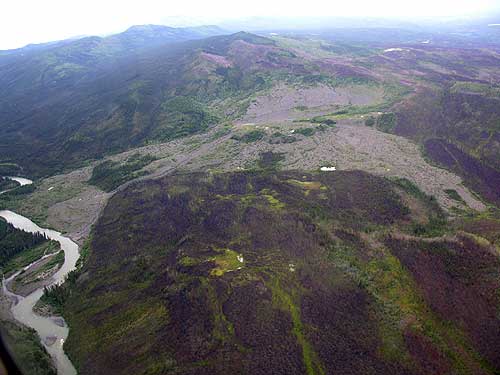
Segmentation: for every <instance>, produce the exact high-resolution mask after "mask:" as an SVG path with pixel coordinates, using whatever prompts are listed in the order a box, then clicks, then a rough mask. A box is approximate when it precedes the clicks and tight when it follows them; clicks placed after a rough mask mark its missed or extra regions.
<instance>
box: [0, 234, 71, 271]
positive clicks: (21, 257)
mask: <svg viewBox="0 0 500 375" xmlns="http://www.w3.org/2000/svg"><path fill="white" fill-rule="evenodd" d="M59 248H60V246H59V243H58V242H56V241H48V242H46V243H43V244H41V245H38V246H36V247H32V248H29V249H27V250H25V251H23V252H21V253H19V254H18V255H16V256H15V257H14V258H12V259H11V260H9V261H8V262H7V263H5V265H4V266H3V267H2V272H3V273H4V274H5V276H8V275H9V274H11V273H13V272H15V271H17V270H19V269H21V268H23V267H25V266H27V265H28V264H30V263H33V262H34V261H35V260H37V259H40V258H41V257H42V256H43V255H46V254H52V253H55V252H56V251H58V250H59ZM63 254H64V253H63ZM63 260H64V257H63Z"/></svg>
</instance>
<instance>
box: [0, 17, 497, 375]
mask: <svg viewBox="0 0 500 375" xmlns="http://www.w3.org/2000/svg"><path fill="white" fill-rule="evenodd" d="M172 32H173V31H172V30H165V29H163V28H162V27H160V26H158V27H153V26H151V25H150V26H147V27H146V26H145V27H134V28H132V29H130V30H128V31H127V32H125V33H122V34H117V35H116V36H109V37H105V38H97V37H88V38H87V37H86V38H82V39H78V40H76V41H72V42H67V43H66V42H65V43H61V44H56V45H55V46H48V47H43V46H42V47H41V50H40V52H36V51H32V52H29V53H27V52H26V53H27V56H22V55H21V52H11V53H9V54H6V55H2V54H0V84H2V87H5V88H6V89H5V90H3V91H2V93H1V94H0V104H1V105H2V111H0V150H1V153H0V175H1V176H23V177H17V178H14V177H9V178H10V180H9V179H2V180H1V181H0V183H1V184H2V185H0V186H4V187H2V188H0V190H1V191H2V192H1V193H0V210H1V211H0V216H2V217H4V218H6V219H7V221H8V222H11V223H12V224H14V226H15V227H16V228H21V229H24V230H27V231H28V232H39V231H41V232H42V233H46V234H47V235H48V237H49V239H53V240H56V241H59V243H60V244H61V248H62V250H64V256H65V257H64V260H62V261H61V259H59V260H58V261H57V262H58V263H57V264H56V263H54V262H52V259H54V258H55V256H56V255H54V254H56V250H55V248H54V249H52V250H50V251H49V250H47V249H45V248H44V250H43V252H42V250H40V248H37V247H36V246H31V245H30V246H26V248H24V249H23V253H22V254H24V255H22V256H21V258H14V260H12V259H10V258H9V261H10V262H11V263H6V264H8V265H10V266H9V267H11V268H12V270H16V269H17V270H18V271H21V269H22V268H23V267H26V270H25V271H27V272H23V274H24V276H23V283H24V284H23V283H21V281H19V280H18V281H17V282H15V280H16V277H18V276H17V275H15V274H12V273H7V272H12V270H11V268H9V269H7V268H5V266H2V273H4V274H5V279H4V282H3V285H4V290H3V296H2V300H1V301H0V302H1V303H0V307H1V308H0V313H1V314H0V318H2V322H3V321H5V322H6V323H5V324H6V325H9V327H10V329H9V330H8V332H9V333H8V334H10V335H11V336H15V335H21V332H23V331H22V330H23V329H24V328H22V327H23V326H21V325H19V323H23V324H25V325H27V326H29V327H33V328H34V329H35V331H36V332H37V334H38V335H39V336H40V339H41V342H42V344H43V347H44V348H45V349H43V347H41V346H40V344H38V349H36V350H40V351H41V353H44V352H43V350H45V354H43V356H44V358H45V359H44V361H48V363H50V360H48V359H47V358H46V357H47V356H49V355H50V356H51V358H52V361H54V360H55V362H54V363H55V365H56V366H55V369H56V370H57V371H58V373H61V374H73V373H75V372H78V373H79V374H100V373H106V374H125V373H127V374H128V373H138V374H167V373H168V374H170V373H171V374H229V373H231V374H233V373H234V374H239V373H242V374H243V373H244V374H266V373H287V374H308V375H312V374H354V373H367V374H368V373H373V374H382V373H389V374H450V375H451V374H464V375H465V374H496V373H497V372H498V371H499V369H500V357H499V356H498V352H497V351H496V350H495V349H494V348H496V347H498V346H500V341H499V338H500V332H499V331H498V327H499V326H500V321H499V320H500V318H499V315H498V311H500V310H499V309H500V298H499V295H498V290H500V283H499V280H500V273H499V272H500V271H499V269H500V268H499V266H500V214H499V208H500V206H499V202H500V165H499V160H500V147H499V142H500V128H499V126H500V111H499V108H500V106H499V105H498V104H499V103H500V49H499V47H498V46H494V45H489V44H488V45H487V44H484V45H483V46H482V47H481V48H479V47H478V48H472V49H471V48H470V47H468V46H464V45H462V44H460V43H457V45H456V46H450V45H448V44H447V43H445V42H443V43H442V44H440V43H439V42H432V43H430V42H429V43H420V42H419V43H417V42H415V41H413V40H411V41H407V42H400V43H397V42H396V41H395V40H394V36H393V35H392V34H391V33H390V32H389V33H388V34H383V35H384V37H383V38H381V39H380V40H379V41H377V42H374V41H370V42H368V41H364V42H360V41H358V42H356V43H347V42H340V41H339V40H337V39H336V38H334V37H332V36H331V35H330V34H327V33H325V34H320V35H316V34H305V33H301V34H284V35H266V34H264V33H263V34H262V35H255V34H251V33H246V32H239V33H234V34H227V35H221V34H223V33H222V32H221V30H219V29H217V28H203V29H202V30H197V31H194V30H191V29H190V30H183V29H179V30H177V31H175V32H174V34H175V35H178V36H177V37H174V36H172V35H173V34H172ZM176 33H178V34H176ZM172 38H173V39H172ZM464 38H465V37H464ZM463 43H464V44H465V43H466V38H465V39H464V41H463ZM23 54H24V53H23ZM13 103H19V104H16V105H15V106H14V105H13ZM28 177H31V178H33V179H34V182H33V184H29V183H27V182H31V180H27V179H26V178H28ZM13 181H17V183H16V182H13ZM20 215H23V216H24V218H23V217H22V216H20ZM41 228H47V229H43V230H41ZM59 232H60V233H59ZM20 236H22V235H20ZM49 243H51V242H49ZM44 246H48V245H44ZM54 246H55V247H57V246H58V245H54ZM57 251H58V250H57ZM41 254H42V255H41ZM60 254H62V252H60ZM40 255H41V256H42V257H43V256H46V257H47V259H48V260H46V259H42V260H41V261H36V259H37V258H40ZM23 257H24V258H23ZM30 257H33V261H35V263H37V264H38V265H37V266H36V265H35V266H31V265H30V262H29V263H26V259H31V258H30ZM79 257H80V260H79V261H77V260H78V259H79ZM23 262H24V263H23ZM44 262H45V263H44ZM51 262H52V263H51ZM21 264H23V266H22V267H21V266H20V265H21ZM47 264H48V265H47ZM37 267H38V268H37ZM51 267H52V268H51ZM47 269H51V271H50V272H46V271H47ZM44 272H46V273H44ZM68 274H69V276H68ZM39 275H42V277H39ZM37 277H38V279H37ZM40 279H42V280H41V281H40ZM34 280H38V281H36V282H34ZM16 283H17V284H16ZM49 284H57V286H55V287H53V288H49V289H47V290H45V291H44V289H43V287H44V286H46V285H49ZM5 287H7V289H5ZM14 287H15V288H16V289H15V293H16V294H15V295H14V294H12V291H13V289H12V288H14ZM21 296H24V297H25V298H23V297H21ZM40 297H41V298H42V302H41V303H38V304H36V302H37V301H38V299H40ZM13 301H14V302H13ZM16 301H17V302H16ZM35 304H36V305H35ZM33 308H35V311H33ZM40 314H43V315H44V316H43V317H42V316H41V315H40ZM59 315H62V317H63V318H64V320H65V321H66V322H67V326H66V324H65V323H64V320H61V318H59V320H58V319H54V316H59ZM61 325H62V326H61ZM23 334H24V335H25V336H26V335H28V334H27V333H26V332H25V333H23ZM30 334H31V335H34V337H35V338H36V334H34V333H33V332H31V333H30ZM16 337H20V336H16ZM30 340H31V341H30ZM30 340H28V341H26V342H33V339H30ZM47 340H48V341H47ZM34 341H35V342H36V340H34ZM11 342H12V340H11ZM23 342H24V341H23ZM17 350H19V349H17ZM21 351H23V350H22V349H21ZM131 358H133V360H131ZM26 363H29V364H32V363H36V360H35V361H33V359H28V360H26ZM40 363H41V362H40ZM34 366H35V367H36V365H34ZM47 366H49V365H47ZM49 367H50V366H49ZM29 371H30V370H29ZM50 371H52V372H50ZM53 371H55V370H54V368H52V369H51V370H49V371H48V372H47V373H54V372H53ZM30 373H31V372H30ZM32 373H36V372H32Z"/></svg>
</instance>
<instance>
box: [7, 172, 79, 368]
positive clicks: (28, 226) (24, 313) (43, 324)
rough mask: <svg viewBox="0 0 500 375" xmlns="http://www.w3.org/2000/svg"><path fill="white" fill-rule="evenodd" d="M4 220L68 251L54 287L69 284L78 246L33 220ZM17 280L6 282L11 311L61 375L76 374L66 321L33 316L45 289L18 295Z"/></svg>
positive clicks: (10, 216)
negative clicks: (11, 284) (67, 343)
mask: <svg viewBox="0 0 500 375" xmlns="http://www.w3.org/2000/svg"><path fill="white" fill-rule="evenodd" d="M12 179H14V178H12ZM22 180H24V181H22V182H21V181H19V180H18V179H16V181H18V182H19V183H20V184H21V185H26V184H29V183H31V181H30V180H27V179H22ZM28 181H29V182H28ZM0 216H1V217H3V218H4V219H5V220H7V222H9V223H10V224H12V225H13V226H14V227H15V228H18V229H22V230H24V231H26V232H31V233H37V232H38V233H44V234H45V235H46V236H47V237H48V238H50V239H51V240H55V241H57V242H59V243H60V244H61V249H62V250H63V251H64V257H65V258H64V264H63V265H62V267H61V268H60V269H59V270H58V271H57V272H56V273H55V274H54V275H53V276H52V283H51V285H54V284H60V283H62V282H63V281H64V280H65V278H66V275H67V274H68V273H69V272H70V271H72V270H74V269H75V268H76V262H77V260H78V258H79V256H80V253H79V251H78V245H77V244H76V243H74V242H73V241H71V240H70V239H69V238H67V237H64V236H62V235H61V233H59V232H56V231H55V230H52V229H45V228H40V227H39V226H38V225H36V224H35V223H33V222H32V221H31V220H29V219H27V218H25V217H24V216H21V215H18V214H16V213H15V212H12V211H8V210H3V211H0ZM14 277H15V275H13V276H11V277H10V278H9V279H7V280H5V281H4V282H3V290H4V293H6V294H7V295H8V296H10V297H11V298H12V301H13V302H12V306H11V311H12V314H13V316H14V318H15V319H16V320H17V321H19V322H20V323H22V324H24V325H26V326H28V327H31V328H33V329H34V330H35V331H37V333H38V335H39V336H40V339H41V342H42V345H43V346H44V347H45V348H46V349H47V352H48V353H49V354H50V356H51V357H52V359H53V361H54V364H55V366H56V368H57V372H58V374H62V375H73V374H76V370H75V368H74V366H73V364H72V363H71V361H70V360H69V358H68V356H67V355H66V353H64V349H63V343H64V341H65V340H66V338H67V337H68V332H69V329H68V326H67V325H66V323H65V322H64V320H62V319H60V318H56V317H43V316H40V315H38V314H35V313H34V312H33V307H34V306H35V304H36V303H37V302H38V300H39V299H40V297H41V296H42V295H43V288H39V289H37V290H35V291H34V292H33V293H31V294H30V295H28V296H26V297H23V296H20V295H17V294H14V293H12V292H11V291H10V290H9V289H8V287H9V282H10V281H11V280H12V279H13V278H14Z"/></svg>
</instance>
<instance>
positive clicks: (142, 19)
mask: <svg viewBox="0 0 500 375" xmlns="http://www.w3.org/2000/svg"><path fill="white" fill-rule="evenodd" d="M499 10H500V0H418V1H414V0H341V1H339V0H307V1H304V0H273V1H270V0H250V1H248V0H245V1H241V0H204V1H203V0H163V1H161V0H140V1H137V0H119V1H117V0H3V1H2V3H1V4H0V49H9V48H18V47H22V46H24V45H26V44H29V43H42V42H47V41H53V40H61V39H66V38H70V37H74V36H80V35H105V34H110V33H116V32H120V31H123V30H125V29H127V28H128V27H129V26H132V25H140V24H167V23H171V24H172V26H183V25H186V26H189V25H192V24H217V23H220V22H222V21H223V20H227V19H237V18H241V17H250V16H272V17H276V16H287V17H315V16H346V17H366V16H370V17H384V18H398V17H405V18H411V17H443V16H446V17H461V16H476V15H488V14H491V13H492V12H494V11H495V12H497V11H499Z"/></svg>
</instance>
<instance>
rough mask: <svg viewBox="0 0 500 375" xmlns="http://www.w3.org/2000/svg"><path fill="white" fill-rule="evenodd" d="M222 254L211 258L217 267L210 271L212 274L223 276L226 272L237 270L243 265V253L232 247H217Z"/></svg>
mask: <svg viewBox="0 0 500 375" xmlns="http://www.w3.org/2000/svg"><path fill="white" fill-rule="evenodd" d="M216 250H217V251H219V252H220V255H216V256H215V257H212V258H210V259H209V260H210V261H212V262H214V263H215V265H216V266H215V268H213V269H212V270H211V271H210V275H211V276H223V275H224V274H225V273H226V272H231V271H236V270H237V269H239V268H241V267H243V265H244V259H243V256H242V255H241V254H238V253H237V252H236V251H234V250H231V249H216Z"/></svg>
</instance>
